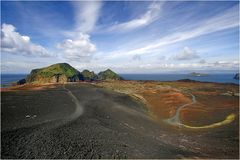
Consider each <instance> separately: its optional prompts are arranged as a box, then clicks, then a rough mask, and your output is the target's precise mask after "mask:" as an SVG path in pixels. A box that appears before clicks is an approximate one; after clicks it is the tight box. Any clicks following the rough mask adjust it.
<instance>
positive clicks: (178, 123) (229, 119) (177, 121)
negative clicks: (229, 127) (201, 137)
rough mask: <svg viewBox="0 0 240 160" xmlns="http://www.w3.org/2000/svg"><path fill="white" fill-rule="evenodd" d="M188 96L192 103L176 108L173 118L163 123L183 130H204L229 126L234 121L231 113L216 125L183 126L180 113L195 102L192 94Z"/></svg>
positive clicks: (233, 115)
mask: <svg viewBox="0 0 240 160" xmlns="http://www.w3.org/2000/svg"><path fill="white" fill-rule="evenodd" d="M188 94H190V95H191V96H192V102H191V103H187V104H184V105H181V106H179V107H178V108H177V111H176V114H175V115H174V116H173V117H171V118H169V119H165V120H163V121H164V122H166V123H168V124H170V125H174V126H179V127H185V128H190V129H206V128H216V127H219V126H222V125H226V124H229V123H231V122H233V121H234V119H235V117H236V115H235V114H234V113H231V114H229V115H228V116H227V117H226V118H225V119H224V120H223V121H220V122H217V123H212V124H209V125H204V126H189V125H185V124H183V123H182V122H181V120H180V111H181V110H182V109H183V108H185V107H187V106H189V105H192V104H195V103H196V102H197V101H196V97H195V96H194V95H193V94H191V93H188Z"/></svg>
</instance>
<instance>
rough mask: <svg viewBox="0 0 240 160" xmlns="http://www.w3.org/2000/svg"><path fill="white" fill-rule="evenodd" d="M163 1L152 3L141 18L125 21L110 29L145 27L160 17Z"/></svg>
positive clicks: (120, 29)
mask: <svg viewBox="0 0 240 160" xmlns="http://www.w3.org/2000/svg"><path fill="white" fill-rule="evenodd" d="M161 7H162V3H152V4H151V5H150V6H149V7H148V10H147V12H146V13H145V14H143V15H141V16H140V17H139V18H136V19H133V20H130V21H128V22H123V23H119V24H115V25H113V26H111V27H110V28H109V29H108V30H109V31H119V32H122V31H130V30H133V29H136V28H140V27H144V26H147V25H149V24H151V23H152V22H154V21H156V20H157V19H158V18H159V13H160V11H161Z"/></svg>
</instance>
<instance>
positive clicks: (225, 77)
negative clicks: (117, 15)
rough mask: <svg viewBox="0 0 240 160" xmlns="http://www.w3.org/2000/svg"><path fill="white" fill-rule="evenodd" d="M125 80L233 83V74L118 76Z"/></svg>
mask: <svg viewBox="0 0 240 160" xmlns="http://www.w3.org/2000/svg"><path fill="white" fill-rule="evenodd" d="M120 75H121V76H122V77H123V78H124V79H126V80H154V81H176V80H180V79H191V80H196V81H201V82H218V83H235V84H239V80H236V79H234V78H233V77H234V76H235V74H209V75H208V76H200V77H196V76H190V75H188V74H120Z"/></svg>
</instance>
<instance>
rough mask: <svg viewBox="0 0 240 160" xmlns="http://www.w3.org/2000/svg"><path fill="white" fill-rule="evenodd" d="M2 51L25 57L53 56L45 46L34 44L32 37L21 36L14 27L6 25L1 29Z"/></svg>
mask: <svg viewBox="0 0 240 160" xmlns="http://www.w3.org/2000/svg"><path fill="white" fill-rule="evenodd" d="M1 51H2V52H3V53H10V54H20V55H24V56H41V57H49V56H51V54H50V53H49V51H48V50H47V49H45V48H44V47H43V46H41V45H38V44H35V43H32V42H31V40H30V37H28V36H24V35H21V34H20V33H18V32H16V28H15V27H14V26H13V25H11V24H5V23H4V24H2V27H1Z"/></svg>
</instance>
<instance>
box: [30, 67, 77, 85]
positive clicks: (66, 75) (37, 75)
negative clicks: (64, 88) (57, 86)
mask: <svg viewBox="0 0 240 160" xmlns="http://www.w3.org/2000/svg"><path fill="white" fill-rule="evenodd" d="M79 77H80V72H79V71H78V70H76V69H75V68H73V67H72V66H70V65H69V64H67V63H57V64H54V65H51V66H48V67H44V68H40V69H34V70H32V71H31V73H30V75H28V76H27V78H26V81H27V83H56V82H60V83H62V82H74V81H78V80H79Z"/></svg>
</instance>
